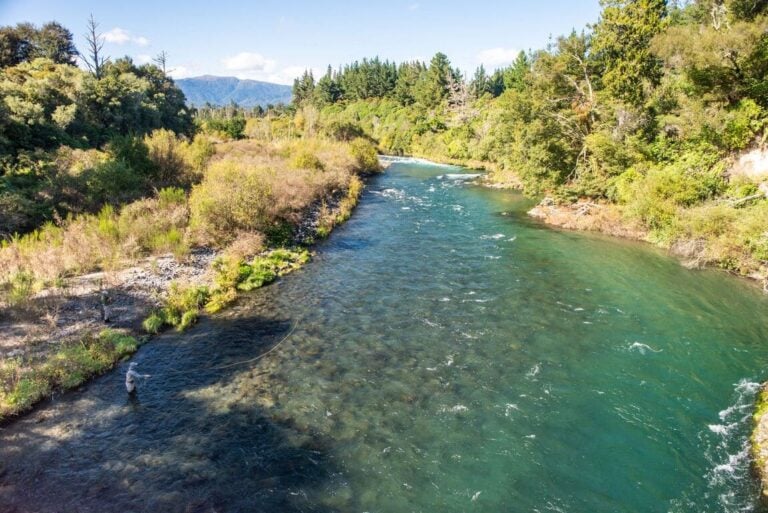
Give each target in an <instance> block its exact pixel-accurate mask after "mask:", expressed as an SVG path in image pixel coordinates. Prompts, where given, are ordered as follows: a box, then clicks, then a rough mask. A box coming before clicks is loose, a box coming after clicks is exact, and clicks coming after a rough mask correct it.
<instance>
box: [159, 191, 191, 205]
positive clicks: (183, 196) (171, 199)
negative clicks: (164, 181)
mask: <svg viewBox="0 0 768 513" xmlns="http://www.w3.org/2000/svg"><path fill="white" fill-rule="evenodd" d="M157 201H158V202H159V204H160V207H161V208H166V207H168V206H171V205H183V204H184V203H186V201H187V193H186V192H184V189H182V188H180V187H165V188H163V189H160V191H158V193H157Z"/></svg>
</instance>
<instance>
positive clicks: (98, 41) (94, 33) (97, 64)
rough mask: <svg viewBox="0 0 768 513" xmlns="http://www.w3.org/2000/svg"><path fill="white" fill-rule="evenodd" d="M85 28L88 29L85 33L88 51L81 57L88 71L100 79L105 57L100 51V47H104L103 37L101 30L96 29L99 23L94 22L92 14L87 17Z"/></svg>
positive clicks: (105, 60)
mask: <svg viewBox="0 0 768 513" xmlns="http://www.w3.org/2000/svg"><path fill="white" fill-rule="evenodd" d="M87 28H88V30H87V32H86V33H85V40H86V42H87V43H88V51H87V53H86V54H85V55H83V56H82V59H83V62H85V65H86V67H87V68H88V71H90V72H91V73H93V76H95V77H96V78H97V79H100V78H101V76H102V71H103V69H104V64H106V62H107V59H106V58H105V57H104V55H103V54H102V52H101V49H102V48H103V47H104V37H103V36H102V34H101V32H99V31H98V29H99V24H98V23H96V20H95V19H94V18H93V14H91V17H90V18H88V27H87Z"/></svg>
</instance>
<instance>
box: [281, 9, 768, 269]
mask: <svg viewBox="0 0 768 513" xmlns="http://www.w3.org/2000/svg"><path fill="white" fill-rule="evenodd" d="M600 4H601V13H600V17H599V19H598V20H597V22H596V23H595V24H593V25H590V26H588V27H586V28H585V29H583V30H574V31H572V32H570V33H568V34H564V35H561V36H558V37H555V38H553V39H552V40H551V41H550V43H549V44H548V45H547V46H546V47H544V48H541V49H537V50H531V51H528V52H525V53H521V54H520V55H518V57H517V58H516V60H515V61H514V62H513V63H511V64H510V65H509V66H506V67H503V68H501V69H497V70H493V71H492V72H489V71H488V70H486V69H484V68H483V67H482V66H480V67H478V69H477V70H476V71H475V72H474V74H472V75H471V76H469V77H465V76H463V75H462V74H461V73H459V72H458V71H457V70H455V69H453V67H452V65H451V63H450V61H449V59H448V58H447V57H446V56H445V55H444V54H442V53H438V54H436V55H435V56H434V57H433V58H432V60H431V61H430V62H429V63H422V62H410V63H408V62H406V63H401V64H394V63H391V62H389V61H382V60H380V59H379V58H373V59H364V60H363V61H361V62H355V63H352V64H350V65H347V66H343V67H341V68H340V69H336V70H334V69H331V68H329V69H328V71H327V72H326V74H325V75H324V76H323V77H321V78H320V79H319V80H315V77H314V76H313V75H312V74H311V73H310V72H306V73H305V74H304V75H303V76H301V77H299V78H297V80H296V81H295V83H294V106H295V107H296V108H297V109H298V110H299V111H300V113H299V114H300V115H301V121H302V122H303V123H307V122H308V121H307V120H310V121H311V122H312V123H311V127H312V129H313V130H320V131H324V132H326V133H328V134H329V135H332V136H342V137H343V136H344V135H343V134H346V133H364V134H365V135H366V136H368V137H370V138H371V139H373V140H375V141H376V142H377V143H378V145H379V147H380V149H381V150H382V151H384V152H387V153H396V154H397V153H399V154H411V155H419V156H425V157H431V158H433V159H438V160H448V161H454V162H459V163H477V164H479V165H484V166H486V167H490V168H491V169H493V170H494V171H493V175H494V177H495V178H496V179H497V180H499V181H514V182H517V183H519V184H520V185H522V187H523V188H524V189H525V190H526V191H528V192H529V193H531V194H547V195H550V196H551V197H553V198H554V200H555V201H556V202H565V203H569V202H573V201H576V200H579V199H582V200H584V199H587V200H592V201H594V200H598V201H605V202H608V203H613V204H615V205H618V206H620V208H621V211H622V212H623V214H624V216H625V217H626V218H627V219H629V220H630V221H631V222H637V223H639V224H640V225H641V226H642V227H644V228H645V229H648V230H649V231H650V233H651V235H650V237H651V238H652V239H653V240H656V241H658V242H660V243H662V244H665V245H672V244H674V243H675V241H678V240H680V239H681V238H685V237H689V238H690V237H695V238H699V239H701V240H710V241H715V240H717V241H718V242H712V244H717V245H719V246H718V249H708V250H707V251H709V253H708V255H709V256H707V257H706V258H712V259H714V260H716V261H718V264H719V265H722V266H723V267H726V268H741V267H740V266H741V264H740V263H739V262H743V261H744V260H745V259H747V260H749V259H752V260H751V262H752V264H749V265H752V266H753V267H754V266H755V265H756V264H754V262H755V261H757V260H760V261H763V260H768V238H766V236H765V230H764V226H766V225H768V206H766V204H768V202H766V201H765V200H760V198H761V197H763V196H761V194H759V187H761V186H762V187H765V184H762V185H761V184H760V183H759V182H760V178H759V177H758V178H754V177H752V178H750V177H745V176H743V175H737V174H732V173H730V172H729V169H730V167H731V166H732V165H733V162H734V161H735V159H736V157H737V156H738V155H740V154H741V152H744V151H747V150H750V149H755V148H760V147H763V146H764V145H765V142H766V130H765V128H766V126H768V1H767V0H690V1H686V2H677V1H672V0H671V1H665V0H601V2H600ZM297 116H298V114H297ZM744 198H756V199H755V200H752V199H749V200H743V199H744ZM742 200H743V201H742ZM728 205H738V209H732V208H730V207H729V206H728ZM695 216H698V217H695ZM710 216H711V217H710ZM718 234H728V236H726V235H718ZM718 255H719V256H718ZM702 258H704V257H702Z"/></svg>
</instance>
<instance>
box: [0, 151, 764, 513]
mask: <svg viewBox="0 0 768 513" xmlns="http://www.w3.org/2000/svg"><path fill="white" fill-rule="evenodd" d="M473 178H474V176H473V174H472V173H469V172H468V171H466V170H463V169H461V168H453V167H446V166H437V165H433V164H429V163H426V162H420V161H410V160H396V161H395V162H393V163H392V164H391V165H390V166H389V169H388V172H387V173H386V174H385V175H383V176H380V177H377V178H374V179H372V180H371V182H370V183H369V185H368V187H367V189H366V191H365V193H364V196H363V198H362V201H361V204H360V206H359V207H358V208H357V210H356V211H355V213H354V215H353V217H352V219H351V220H350V221H349V222H348V223H347V224H345V225H344V226H342V227H340V228H339V229H337V230H336V231H335V232H334V233H333V234H332V235H331V237H330V238H329V239H328V240H327V241H324V242H323V243H321V244H320V245H319V246H318V248H317V255H316V256H315V258H314V259H313V261H312V262H311V263H310V264H309V265H307V266H306V267H305V268H304V269H302V270H301V271H298V272H296V273H294V274H292V275H289V276H287V277H286V278H284V279H282V280H281V281H279V282H278V283H276V284H274V285H271V286H269V287H265V288H263V289H260V290H258V291H255V292H254V293H251V294H249V295H247V296H245V297H243V299H242V300H241V301H239V303H238V305H237V306H236V307H235V308H234V309H232V310H230V311H228V312H226V313H225V314H223V315H221V316H217V317H215V318H212V319H205V320H203V321H202V322H201V323H200V324H199V325H197V326H195V327H194V328H193V329H191V330H190V331H188V332H186V333H184V334H175V333H169V334H166V335H163V336H161V337H158V338H157V339H155V340H154V341H152V342H151V343H150V344H147V345H146V346H144V347H143V348H142V349H141V350H140V352H139V353H138V354H137V355H136V357H135V358H134V361H136V362H138V364H139V369H140V370H141V371H142V372H146V373H150V374H152V376H153V377H152V378H151V379H149V380H147V381H146V383H142V384H141V385H142V386H141V388H140V393H139V395H138V397H137V398H135V399H129V398H127V397H126V396H125V393H124V389H123V388H122V386H123V385H122V373H124V371H125V370H126V369H125V365H121V366H119V368H118V369H117V370H116V371H115V372H112V373H110V374H108V375H105V376H103V377H101V378H99V379H97V380H95V381H94V382H92V383H90V384H88V385H87V386H84V387H83V388H82V389H81V390H78V391H75V392H72V393H68V394H64V395H63V396H57V397H55V398H54V399H53V400H52V401H49V402H48V403H46V404H44V405H43V406H42V407H40V408H38V409H37V410H36V411H35V412H33V413H32V414H30V415H28V416H25V417H24V418H22V419H21V420H19V421H17V422H15V423H12V424H9V425H7V426H5V427H4V428H3V429H2V430H0V511H3V512H6V511H8V512H14V511H15V512H28V511H30V512H31V511H35V512H38V511H39V512H59V511H77V512H111V511H115V512H117V511H120V512H124V511H147V512H149V511H168V512H210V511H221V512H224V511H226V512H230V511H243V512H245V511H264V512H268V511H269V512H272V511H287V512H291V511H296V512H300V511H302V512H303V511H318V512H320V511H323V512H324V511H340V512H365V511H367V512H371V513H373V512H382V513H383V512H392V513H395V512H397V513H400V512H438V511H439V512H466V511H484V512H498V511H510V512H574V513H579V512H584V513H586V512H589V513H595V512H624V511H627V512H629V511H632V512H634V511H642V512H657V511H658V512H675V513H677V512H691V513H694V512H695V513H700V512H728V513H731V512H747V511H756V510H757V509H756V508H757V506H756V502H755V501H756V497H757V490H756V488H755V485H754V482H753V481H752V479H751V478H750V475H749V460H748V452H747V445H746V443H747V438H748V435H749V429H750V414H751V408H752V402H753V400H754V395H755V392H756V389H757V382H758V381H760V380H761V379H764V378H765V375H766V357H768V349H767V348H768V344H766V342H767V341H768V328H767V326H768V323H767V322H766V321H767V320H768V315H767V314H766V312H768V310H766V306H768V301H766V298H765V297H763V296H762V295H761V294H760V292H759V291H758V290H757V289H755V288H754V287H752V286H750V285H749V284H747V283H744V282H741V281H739V280H736V279H733V278H730V277H727V276H725V275H723V274H721V273H717V272H712V271H695V272H694V271H689V270H685V269H683V268H682V267H681V266H679V265H678V264H677V262H675V261H674V260H672V259H670V258H668V257H667V256H665V255H664V254H662V253H661V252H659V251H657V250H655V249H653V248H650V247H647V246H644V245H641V244H636V243H631V242H625V241H617V240H612V239H608V238H605V237H601V236H597V235H590V234H579V233H569V232H562V231H557V230H552V229H549V228H546V227H544V226H542V225H540V224H538V223H536V222H534V221H532V220H530V219H528V218H527V217H526V215H525V211H526V209H527V208H529V207H530V206H531V203H530V201H528V200H526V199H524V198H523V197H522V196H520V195H519V194H517V193H514V192H509V191H497V190H489V189H486V188H482V187H479V186H477V185H474V184H473V183H472V180H473ZM291 330H293V331H291ZM288 334H290V337H288V339H286V340H285V342H283V343H282V344H281V345H280V347H278V348H277V349H276V350H275V351H273V352H271V353H270V354H269V355H268V356H267V357H265V358H262V359H260V360H258V361H256V362H254V363H251V364H245V365H237V363H238V362H242V361H244V360H248V359H251V358H253V357H255V356H257V355H259V354H262V353H264V352H265V351H267V350H268V349H270V348H271V347H273V346H274V345H275V344H277V343H278V342H279V341H280V340H282V339H283V337H285V336H286V335H288ZM230 364H235V365H230ZM228 365H230V366H228ZM224 366H227V367H226V368H222V367H224Z"/></svg>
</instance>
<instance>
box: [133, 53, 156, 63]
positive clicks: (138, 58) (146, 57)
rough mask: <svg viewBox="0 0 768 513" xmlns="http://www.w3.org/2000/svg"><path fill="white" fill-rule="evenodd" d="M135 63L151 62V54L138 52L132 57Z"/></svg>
mask: <svg viewBox="0 0 768 513" xmlns="http://www.w3.org/2000/svg"><path fill="white" fill-rule="evenodd" d="M133 60H134V61H135V62H136V64H149V63H150V62H152V56H151V55H147V54H146V53H140V54H139V55H137V56H136V57H135V58H134V59H133Z"/></svg>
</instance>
